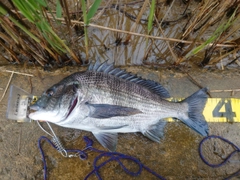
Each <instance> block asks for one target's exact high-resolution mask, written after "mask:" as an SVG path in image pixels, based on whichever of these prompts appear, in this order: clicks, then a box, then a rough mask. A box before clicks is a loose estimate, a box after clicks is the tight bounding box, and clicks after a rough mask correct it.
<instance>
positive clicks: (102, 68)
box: [88, 60, 170, 98]
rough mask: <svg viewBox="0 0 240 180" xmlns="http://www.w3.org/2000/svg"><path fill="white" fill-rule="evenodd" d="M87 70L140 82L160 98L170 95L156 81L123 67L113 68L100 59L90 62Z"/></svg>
mask: <svg viewBox="0 0 240 180" xmlns="http://www.w3.org/2000/svg"><path fill="white" fill-rule="evenodd" d="M88 71H95V72H103V73H106V74H110V75H113V76H115V77H118V78H121V79H125V80H126V81H130V82H133V83H136V84H140V85H142V86H144V87H145V88H147V89H149V90H150V91H152V92H154V93H156V94H158V95H159V96H161V97H162V98H169V97H170V95H169V93H168V91H167V90H166V89H165V88H164V87H163V86H162V85H161V84H159V83H158V82H155V81H152V80H148V79H143V78H141V77H138V76H137V75H135V74H132V73H129V72H126V71H125V70H124V69H120V68H115V67H114V65H113V63H111V64H108V63H107V61H105V62H103V63H100V61H99V60H97V61H96V63H95V64H94V63H91V64H90V66H89V67H88Z"/></svg>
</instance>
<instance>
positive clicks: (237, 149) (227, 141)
mask: <svg viewBox="0 0 240 180" xmlns="http://www.w3.org/2000/svg"><path fill="white" fill-rule="evenodd" d="M209 139H220V140H222V141H224V142H226V143H228V144H230V145H231V146H232V147H233V148H234V149H235V150H234V151H233V152H231V153H230V154H229V155H228V156H227V157H226V158H225V159H224V160H223V161H222V162H220V163H218V164H211V163H210V162H209V161H207V160H206V158H205V157H204V156H203V153H202V146H203V143H204V142H205V141H207V140H209ZM198 151H199V155H200V158H201V159H202V161H203V162H204V163H205V164H207V165H208V166H210V167H212V168H217V167H220V166H223V165H224V164H226V163H227V162H228V160H229V159H230V158H231V157H232V156H233V155H234V154H236V153H239V152H240V148H239V147H238V146H236V145H235V144H234V143H232V142H231V141H229V140H227V139H225V138H223V137H221V136H216V135H211V136H207V137H205V138H204V139H202V141H201V142H200V144H199V148H198ZM239 174H240V170H238V171H237V172H235V173H234V174H232V175H231V176H228V177H227V178H225V179H226V180H228V179H231V178H233V177H235V176H238V175H239Z"/></svg>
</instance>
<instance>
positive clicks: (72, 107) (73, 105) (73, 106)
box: [66, 97, 78, 118]
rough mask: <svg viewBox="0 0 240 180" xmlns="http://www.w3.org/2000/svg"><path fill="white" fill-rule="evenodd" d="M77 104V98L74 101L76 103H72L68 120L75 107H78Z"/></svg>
mask: <svg viewBox="0 0 240 180" xmlns="http://www.w3.org/2000/svg"><path fill="white" fill-rule="evenodd" d="M77 103H78V97H76V98H75V99H74V101H73V102H72V103H71V105H70V108H69V111H68V114H67V116H66V118H68V116H69V115H70V114H71V113H72V111H73V109H74V108H75V106H76V105H77Z"/></svg>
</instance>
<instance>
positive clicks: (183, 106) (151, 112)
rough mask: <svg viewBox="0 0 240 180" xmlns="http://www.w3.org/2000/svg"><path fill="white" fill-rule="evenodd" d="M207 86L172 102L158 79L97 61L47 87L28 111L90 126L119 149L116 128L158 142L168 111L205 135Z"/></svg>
mask: <svg viewBox="0 0 240 180" xmlns="http://www.w3.org/2000/svg"><path fill="white" fill-rule="evenodd" d="M206 91H207V88H203V89H201V90H199V91H197V92H195V93H194V94H192V95H191V96H189V97H188V98H186V99H185V100H183V101H181V102H170V101H167V100H166V98H168V97H169V93H168V92H167V90H166V89H164V88H163V87H162V86H161V85H160V84H159V83H157V82H154V81H151V80H146V79H142V78H141V77H138V76H136V75H134V74H131V73H127V72H126V71H125V70H121V69H119V68H114V66H113V64H108V63H107V62H104V63H102V64H101V63H100V62H96V63H95V64H92V65H90V66H89V68H88V70H87V71H84V72H77V73H74V74H72V75H70V76H68V77H66V78H64V79H63V80H62V81H60V82H59V83H57V84H55V85H53V86H52V87H51V88H49V89H48V90H47V91H45V92H44V93H43V94H42V96H41V97H40V99H39V100H38V101H37V102H36V103H35V104H34V105H32V106H31V109H33V110H35V112H33V113H30V115H29V117H30V118H31V119H33V120H44V121H49V122H52V123H55V124H57V125H59V126H63V127H68V128H75V129H81V130H85V131H91V132H92V133H93V135H94V136H95V137H96V138H97V140H98V141H99V142H100V143H101V144H102V145H103V146H104V147H106V148H108V149H109V150H111V151H115V149H116V145H117V135H118V133H132V132H141V133H142V134H143V135H144V136H146V137H148V138H150V139H151V140H153V141H156V142H159V141H160V139H161V138H162V137H163V134H164V131H163V130H164V126H165V124H166V120H164V118H167V117H175V118H178V119H180V120H181V121H182V122H183V123H184V124H186V125H187V126H189V127H190V128H191V129H193V130H195V131H196V132H198V133H199V134H201V135H203V136H207V135H208V124H207V122H206V121H205V118H204V116H203V115H202V111H203V108H204V106H205V103H206V100H207V94H206Z"/></svg>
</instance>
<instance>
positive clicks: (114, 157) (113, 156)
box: [38, 136, 165, 180]
mask: <svg viewBox="0 0 240 180" xmlns="http://www.w3.org/2000/svg"><path fill="white" fill-rule="evenodd" d="M43 140H45V141H47V142H48V143H49V144H50V145H51V146H52V147H54V148H55V149H57V146H55V144H54V143H53V142H52V141H51V140H50V139H48V138H47V137H45V136H41V137H40V138H39V139H38V148H39V150H40V152H41V156H42V161H43V167H44V180H47V163H46V160H45V155H44V151H43V149H42V146H41V142H42V141H43ZM83 140H84V141H85V143H86V147H85V148H84V149H83V150H79V149H65V150H66V152H67V153H75V155H69V156H68V157H72V156H79V158H80V159H82V160H86V159H87V157H88V156H87V151H89V150H90V151H94V152H97V153H100V154H99V155H98V156H97V157H96V158H95V159H94V162H93V170H92V171H91V172H90V173H88V175H87V176H86V177H85V178H84V179H85V180H87V179H88V178H89V177H90V176H91V175H93V174H95V175H96V176H97V178H98V179H99V180H102V178H101V176H100V173H99V170H100V169H101V168H102V167H103V166H105V165H106V164H107V163H110V162H112V161H116V162H118V163H119V164H120V166H121V167H122V169H123V170H124V171H125V172H126V173H127V174H129V175H131V176H138V175H140V174H141V172H142V170H143V169H145V170H147V171H148V172H149V173H151V174H153V175H154V176H156V177H157V178H159V179H161V180H165V178H164V177H162V176H161V175H159V174H157V173H156V172H154V171H153V170H151V169H150V168H149V167H147V166H145V165H144V164H142V163H141V162H140V161H139V160H138V159H137V158H135V157H132V156H128V155H125V154H122V153H119V152H107V151H101V150H98V149H95V148H93V146H92V145H93V141H92V140H91V139H90V138H88V137H87V136H84V137H83ZM103 157H108V160H106V161H104V162H102V163H101V164H100V165H97V162H98V161H99V160H100V159H101V158H103ZM121 160H130V161H132V162H134V163H135V164H136V165H138V171H136V172H134V171H130V170H129V169H128V168H127V167H126V166H125V165H124V164H123V163H122V161H121Z"/></svg>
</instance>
